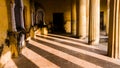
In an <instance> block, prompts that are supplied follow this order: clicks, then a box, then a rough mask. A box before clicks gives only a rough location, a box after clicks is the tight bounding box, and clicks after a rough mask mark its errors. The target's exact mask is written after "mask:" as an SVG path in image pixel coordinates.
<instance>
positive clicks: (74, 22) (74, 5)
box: [71, 0, 77, 35]
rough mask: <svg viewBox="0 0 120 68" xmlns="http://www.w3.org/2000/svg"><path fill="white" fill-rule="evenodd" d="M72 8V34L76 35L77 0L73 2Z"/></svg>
mask: <svg viewBox="0 0 120 68" xmlns="http://www.w3.org/2000/svg"><path fill="white" fill-rule="evenodd" d="M71 7H72V8H71V33H72V34H73V35H76V20H77V19H76V0H72V2H71Z"/></svg>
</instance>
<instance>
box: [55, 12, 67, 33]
mask: <svg viewBox="0 0 120 68" xmlns="http://www.w3.org/2000/svg"><path fill="white" fill-rule="evenodd" d="M64 25H65V24H64V14H63V13H53V31H54V32H65V28H64Z"/></svg>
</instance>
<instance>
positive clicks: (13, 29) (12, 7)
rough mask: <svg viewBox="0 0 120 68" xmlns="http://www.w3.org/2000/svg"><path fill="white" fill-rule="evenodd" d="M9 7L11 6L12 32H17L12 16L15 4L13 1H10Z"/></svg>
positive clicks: (13, 16)
mask: <svg viewBox="0 0 120 68" xmlns="http://www.w3.org/2000/svg"><path fill="white" fill-rule="evenodd" d="M10 6H11V18H12V31H17V29H16V23H15V15H14V14H15V12H14V8H15V3H14V1H13V0H12V1H11V3H10Z"/></svg>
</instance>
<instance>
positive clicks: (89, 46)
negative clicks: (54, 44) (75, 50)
mask: <svg viewBox="0 0 120 68" xmlns="http://www.w3.org/2000/svg"><path fill="white" fill-rule="evenodd" d="M41 36H43V37H46V38H52V39H55V40H58V41H61V42H68V43H73V44H77V45H80V46H84V47H88V48H93V49H98V50H102V49H99V48H96V47H95V46H91V45H87V44H83V43H80V42H79V43H78V42H74V41H71V40H66V39H60V38H55V37H51V36H47V35H46V36H44V35H41ZM78 40H79V39H78Z"/></svg>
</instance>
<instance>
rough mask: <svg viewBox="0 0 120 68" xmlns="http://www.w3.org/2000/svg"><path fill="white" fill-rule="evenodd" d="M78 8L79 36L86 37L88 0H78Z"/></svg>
mask: <svg viewBox="0 0 120 68" xmlns="http://www.w3.org/2000/svg"><path fill="white" fill-rule="evenodd" d="M77 6H78V9H77V13H78V14H77V22H78V23H77V36H78V37H80V38H81V39H82V38H85V37H86V0H78V5H77Z"/></svg>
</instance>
